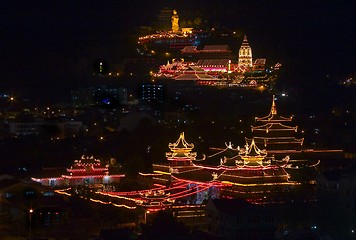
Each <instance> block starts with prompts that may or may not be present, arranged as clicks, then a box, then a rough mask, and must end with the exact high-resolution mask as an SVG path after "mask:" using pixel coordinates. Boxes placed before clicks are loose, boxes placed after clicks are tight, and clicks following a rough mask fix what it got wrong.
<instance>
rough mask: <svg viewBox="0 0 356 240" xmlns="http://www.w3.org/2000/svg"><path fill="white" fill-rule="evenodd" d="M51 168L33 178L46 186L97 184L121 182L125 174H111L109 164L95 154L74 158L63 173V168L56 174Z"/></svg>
mask: <svg viewBox="0 0 356 240" xmlns="http://www.w3.org/2000/svg"><path fill="white" fill-rule="evenodd" d="M48 173H50V174H53V171H50V169H43V171H42V172H41V173H39V176H36V177H33V178H32V180H33V181H35V182H39V183H41V184H42V185H44V186H51V187H57V186H61V187H63V186H69V187H73V186H89V185H90V186H95V185H103V184H110V183H112V182H119V181H120V179H121V178H123V177H125V175H124V174H110V173H109V166H108V165H104V164H103V163H102V162H101V161H100V159H95V158H94V157H93V156H91V157H88V156H82V157H81V158H80V159H79V160H74V163H73V164H72V166H71V167H70V168H67V169H66V172H65V173H63V174H61V170H57V173H56V174H53V175H52V176H49V175H50V174H48Z"/></svg>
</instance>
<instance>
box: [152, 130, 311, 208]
mask: <svg viewBox="0 0 356 240" xmlns="http://www.w3.org/2000/svg"><path fill="white" fill-rule="evenodd" d="M169 147H170V149H171V151H170V152H168V153H167V154H166V156H167V160H168V161H169V164H154V165H153V170H154V173H155V174H157V175H155V177H154V182H156V183H157V184H163V185H166V186H171V185H172V184H173V185H174V184H176V185H180V186H181V187H182V186H183V187H184V188H185V189H186V191H180V192H175V193H173V194H172V193H171V195H170V198H171V199H172V200H175V201H178V202H184V203H190V204H200V203H203V202H204V201H206V200H207V199H209V198H213V199H214V198H244V199H247V200H249V201H251V202H256V203H272V202H286V201H292V200H295V199H298V198H300V197H299V196H298V194H300V193H301V191H302V189H303V190H305V189H308V193H309V194H305V195H303V201H304V200H313V199H314V195H313V193H314V190H315V184H316V183H315V181H314V182H313V181H309V179H308V180H306V181H304V180H301V181H300V180H299V178H298V177H294V176H291V174H290V173H289V171H287V168H290V167H291V166H292V165H293V164H294V163H290V162H289V161H290V158H289V156H285V157H284V158H283V159H281V160H276V159H274V157H273V156H270V155H268V153H267V151H266V150H265V149H263V150H261V149H260V148H259V147H258V146H257V145H256V143H255V141H254V139H252V141H251V143H248V142H247V143H246V145H245V147H243V148H240V147H237V148H235V147H233V144H232V143H229V144H226V147H225V148H223V149H217V148H215V149H214V150H215V152H214V153H212V154H209V155H203V157H202V158H198V159H197V154H196V153H195V152H192V149H193V147H194V145H193V144H188V143H187V142H186V141H185V139H184V134H183V133H182V134H181V135H180V137H179V139H178V140H177V141H176V143H173V144H172V143H171V144H169ZM312 167H313V166H312ZM312 167H311V168H312ZM296 169H298V168H296ZM297 171H298V170H297ZM293 173H296V172H295V171H294V172H293Z"/></svg>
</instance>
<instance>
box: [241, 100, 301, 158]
mask: <svg viewBox="0 0 356 240" xmlns="http://www.w3.org/2000/svg"><path fill="white" fill-rule="evenodd" d="M274 99H275V97H274V96H273V100H272V107H271V111H270V112H269V114H268V115H267V116H265V117H256V118H255V121H256V124H255V125H253V126H251V131H252V134H253V139H254V141H255V143H256V145H257V146H258V147H260V148H265V149H266V150H267V151H268V152H269V153H270V154H275V153H281V154H282V155H283V154H290V153H293V152H296V151H300V150H301V149H302V147H303V142H304V138H297V137H296V135H297V132H298V126H293V125H292V120H293V117H292V116H291V117H283V116H280V115H279V114H278V113H277V107H276V103H275V101H274ZM246 141H247V142H251V141H252V139H246Z"/></svg>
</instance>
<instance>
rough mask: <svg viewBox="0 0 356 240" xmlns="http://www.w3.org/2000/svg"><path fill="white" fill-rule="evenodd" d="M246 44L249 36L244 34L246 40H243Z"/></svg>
mask: <svg viewBox="0 0 356 240" xmlns="http://www.w3.org/2000/svg"><path fill="white" fill-rule="evenodd" d="M243 41H244V42H248V41H247V36H246V34H244V40H243Z"/></svg>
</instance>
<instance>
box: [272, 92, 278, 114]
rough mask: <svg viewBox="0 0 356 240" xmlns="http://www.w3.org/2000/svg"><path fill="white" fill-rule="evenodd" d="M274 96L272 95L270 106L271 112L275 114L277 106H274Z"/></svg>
mask: <svg viewBox="0 0 356 240" xmlns="http://www.w3.org/2000/svg"><path fill="white" fill-rule="evenodd" d="M274 98H275V96H274V95H273V99H272V107H271V114H272V115H276V114H277V107H276V103H275V102H274Z"/></svg>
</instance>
